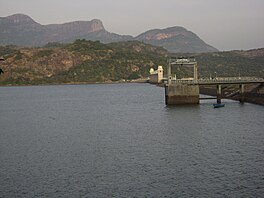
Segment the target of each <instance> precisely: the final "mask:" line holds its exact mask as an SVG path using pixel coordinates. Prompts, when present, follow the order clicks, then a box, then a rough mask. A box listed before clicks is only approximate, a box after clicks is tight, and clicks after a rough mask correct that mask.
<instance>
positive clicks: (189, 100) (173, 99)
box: [165, 58, 199, 105]
mask: <svg viewBox="0 0 264 198" xmlns="http://www.w3.org/2000/svg"><path fill="white" fill-rule="evenodd" d="M172 65H181V66H183V65H193V78H191V79H192V80H193V81H197V80H198V71H197V70H198V69H197V68H198V67H197V62H196V61H195V59H194V58H193V59H186V58H180V59H177V58H176V59H170V60H169V64H168V67H167V77H168V78H167V79H168V80H167V84H166V85H165V102H166V105H181V104H199V85H189V84H186V83H181V82H179V83H172V79H173V77H172V72H171V67H172ZM189 79H190V78H189ZM174 80H176V76H175V77H174Z"/></svg>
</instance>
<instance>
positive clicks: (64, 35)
mask: <svg viewBox="0 0 264 198" xmlns="http://www.w3.org/2000/svg"><path fill="white" fill-rule="evenodd" d="M76 39H87V40H92V41H96V40H99V41H100V42H102V43H111V42H120V41H130V40H138V41H143V42H145V43H147V44H152V45H155V46H160V47H164V48H165V49H167V50H169V51H170V52H176V53H177V52H183V53H185V52H190V53H193V52H214V51H218V50H217V49H216V48H214V47H212V46H210V45H208V44H206V43H205V42H204V41H203V40H202V39H200V38H199V37H198V36H197V35H196V34H195V33H193V32H191V31H189V30H187V29H185V28H184V27H181V26H173V27H168V28H165V29H152V30H148V31H146V32H144V33H141V34H139V35H138V36H135V37H133V36H130V35H119V34H116V33H111V32H108V31H107V30H106V29H105V28H104V25H103V22H102V21H101V20H100V19H93V20H91V21H72V22H67V23H62V24H48V25H41V24H40V23H37V22H36V21H34V20H33V19H32V18H31V17H29V16H27V15H25V14H15V15H11V16H7V17H0V45H10V44H11V45H19V46H43V45H46V44H47V43H50V42H61V43H69V42H73V41H74V40H76Z"/></svg>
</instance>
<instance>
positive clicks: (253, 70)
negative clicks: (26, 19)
mask: <svg viewBox="0 0 264 198" xmlns="http://www.w3.org/2000/svg"><path fill="white" fill-rule="evenodd" d="M181 55H182V54H174V56H181ZM169 56H170V55H169V53H168V52H167V51H166V50H165V49H163V48H160V47H154V46H152V45H148V44H145V43H143V42H139V41H128V42H119V43H110V44H102V43H100V42H99V41H87V40H76V41H75V42H74V43H71V44H59V43H49V44H48V45H46V46H45V47H43V48H21V47H16V46H0V57H3V58H4V59H5V61H1V63H0V64H1V65H0V67H1V68H2V69H3V70H4V71H5V73H4V74H3V75H1V76H0V84H2V85H6V84H12V85H14V84H45V83H49V84H54V83H56V84H57V83H88V82H112V81H124V80H132V79H137V78H145V77H148V76H149V69H150V68H151V67H153V68H154V69H157V67H158V65H163V66H166V65H167V59H168V57H169ZM185 56H194V57H195V58H196V60H197V62H198V66H199V76H200V77H202V78H204V77H210V76H212V77H214V75H217V76H238V75H241V76H259V77H264V49H257V50H250V51H230V52H212V53H200V54H185ZM164 69H165V73H166V67H165V68H164ZM173 71H174V72H175V73H176V74H177V77H186V76H192V73H193V69H192V67H185V66H180V65H179V66H175V67H174V68H173Z"/></svg>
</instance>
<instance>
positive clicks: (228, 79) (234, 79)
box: [163, 77, 264, 85]
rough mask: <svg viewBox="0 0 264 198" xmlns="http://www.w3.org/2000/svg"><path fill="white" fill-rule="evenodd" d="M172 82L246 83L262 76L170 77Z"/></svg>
mask: <svg viewBox="0 0 264 198" xmlns="http://www.w3.org/2000/svg"><path fill="white" fill-rule="evenodd" d="M163 81H164V83H166V84H167V83H168V79H167V78H164V79H163ZM170 81H171V83H172V84H188V85H199V84H221V83H223V84H228V83H233V84H235V83H247V82H252V83H253V82H255V83H257V82H264V79H263V78H258V77H217V78H213V79H210V78H200V79H198V80H193V79H192V80H183V79H175V78H172V79H171V80H170Z"/></svg>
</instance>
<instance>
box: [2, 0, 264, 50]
mask: <svg viewBox="0 0 264 198" xmlns="http://www.w3.org/2000/svg"><path fill="white" fill-rule="evenodd" d="M263 10H264V0H74V1H71V0H0V17H5V16H9V15H12V14H16V13H22V14H26V15H29V16H30V17H31V18H33V19H34V20H35V21H36V22H38V23H40V24H43V25H46V24H54V23H65V22H70V21H77V20H92V19H100V20H102V22H103V24H104V27H105V29H106V30H108V31H109V32H114V33H117V34H127V35H133V36H137V35H139V34H141V33H143V32H145V31H147V30H150V29H155V28H166V27H172V26H183V27H185V28H187V29H188V30H190V31H192V32H194V33H195V34H197V35H198V36H199V37H200V38H201V39H203V40H204V41H205V42H206V43H208V44H209V45H212V46H214V47H216V48H217V49H219V50H233V49H254V48H263V47H264V11H263Z"/></svg>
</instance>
